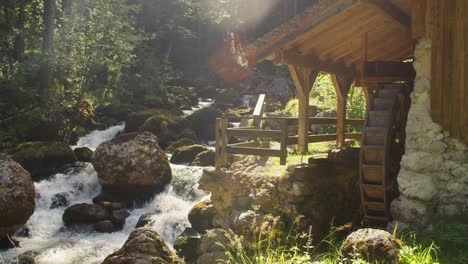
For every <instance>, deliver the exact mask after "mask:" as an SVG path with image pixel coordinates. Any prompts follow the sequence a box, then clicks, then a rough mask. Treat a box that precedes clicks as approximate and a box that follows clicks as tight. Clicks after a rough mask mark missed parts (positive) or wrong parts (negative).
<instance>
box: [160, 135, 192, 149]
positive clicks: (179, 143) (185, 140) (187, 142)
mask: <svg viewBox="0 0 468 264" xmlns="http://www.w3.org/2000/svg"><path fill="white" fill-rule="evenodd" d="M195 144H196V142H195V140H193V139H191V138H185V137H184V138H181V139H179V140H177V141H174V142H172V143H171V144H170V145H169V146H168V147H167V148H166V149H165V151H166V152H169V153H172V152H174V151H175V150H176V149H177V148H180V147H184V146H191V145H195Z"/></svg>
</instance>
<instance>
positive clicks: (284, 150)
mask: <svg viewBox="0 0 468 264" xmlns="http://www.w3.org/2000/svg"><path fill="white" fill-rule="evenodd" d="M280 149H281V158H280V165H286V159H287V158H288V121H287V120H282V122H281V141H280Z"/></svg>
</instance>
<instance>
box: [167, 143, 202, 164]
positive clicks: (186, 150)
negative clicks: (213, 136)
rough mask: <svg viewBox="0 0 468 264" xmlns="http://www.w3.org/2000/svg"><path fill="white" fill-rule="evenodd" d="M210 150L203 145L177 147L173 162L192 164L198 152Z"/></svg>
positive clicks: (172, 157)
mask: <svg viewBox="0 0 468 264" xmlns="http://www.w3.org/2000/svg"><path fill="white" fill-rule="evenodd" d="M206 150H208V149H207V148H206V147H205V146H202V145H191V146H184V147H180V148H178V149H176V150H175V151H174V153H172V156H171V163H173V164H191V163H192V162H193V161H194V159H195V158H196V157H197V155H198V154H200V153H202V152H203V151H206Z"/></svg>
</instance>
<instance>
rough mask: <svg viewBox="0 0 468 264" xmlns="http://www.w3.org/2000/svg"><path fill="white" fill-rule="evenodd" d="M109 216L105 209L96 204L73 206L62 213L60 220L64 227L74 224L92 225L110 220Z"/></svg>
mask: <svg viewBox="0 0 468 264" xmlns="http://www.w3.org/2000/svg"><path fill="white" fill-rule="evenodd" d="M110 217H111V214H110V212H109V210H107V209H106V208H104V207H102V206H100V205H97V204H85V203H83V204H75V205H72V206H70V207H68V208H67V209H65V212H64V213H63V216H62V220H63V222H64V223H65V225H66V226H70V225H74V224H94V223H96V222H99V221H101V220H110Z"/></svg>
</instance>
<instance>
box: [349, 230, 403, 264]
mask: <svg viewBox="0 0 468 264" xmlns="http://www.w3.org/2000/svg"><path fill="white" fill-rule="evenodd" d="M401 247H402V242H401V241H399V240H398V239H396V238H394V237H393V236H392V235H391V234H390V233H388V232H387V231H384V230H379V229H371V228H365V229H359V230H357V231H355V232H353V233H351V234H350V235H349V236H348V237H347V238H346V240H345V242H344V243H343V245H342V246H341V248H340V256H341V258H342V261H343V262H344V263H352V260H353V259H355V258H356V256H359V258H361V259H364V260H367V261H368V262H370V263H390V264H397V263H398V254H399V249H400V248H401Z"/></svg>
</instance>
